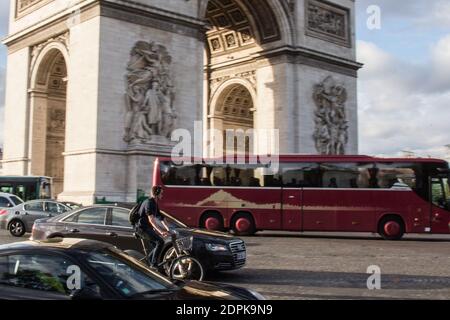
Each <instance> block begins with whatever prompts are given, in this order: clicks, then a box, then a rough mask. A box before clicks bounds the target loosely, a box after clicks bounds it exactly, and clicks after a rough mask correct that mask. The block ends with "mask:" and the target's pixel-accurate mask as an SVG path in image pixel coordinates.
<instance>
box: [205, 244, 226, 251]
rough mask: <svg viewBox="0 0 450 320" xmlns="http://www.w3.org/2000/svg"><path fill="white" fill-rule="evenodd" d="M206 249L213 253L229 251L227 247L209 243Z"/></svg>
mask: <svg viewBox="0 0 450 320" xmlns="http://www.w3.org/2000/svg"><path fill="white" fill-rule="evenodd" d="M206 249H207V250H208V251H213V252H217V251H228V247H227V246H226V245H223V244H216V243H207V244H206Z"/></svg>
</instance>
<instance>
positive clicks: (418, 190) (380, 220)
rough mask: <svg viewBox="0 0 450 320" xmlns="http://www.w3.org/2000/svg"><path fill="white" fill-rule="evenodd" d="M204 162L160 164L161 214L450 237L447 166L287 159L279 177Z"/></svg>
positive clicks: (204, 223) (247, 228)
mask: <svg viewBox="0 0 450 320" xmlns="http://www.w3.org/2000/svg"><path fill="white" fill-rule="evenodd" d="M177 163H178V161H177ZM197 163H198V162H197ZM201 163H202V164H192V163H189V164H187V163H183V164H181V165H180V164H176V163H174V162H172V161H171V159H169V158H160V159H157V160H156V162H155V167H154V176H153V177H154V178H153V184H154V185H161V186H162V187H163V189H164V193H163V199H162V200H161V205H160V206H161V208H162V209H164V210H166V211H168V212H170V213H171V214H172V215H174V216H175V217H177V218H178V219H180V220H182V221H183V222H184V223H186V224H187V225H189V226H192V227H201V228H206V229H209V230H232V231H233V232H234V233H236V234H238V235H252V234H254V233H255V232H256V231H259V230H284V231H319V232H321V231H325V232H340V231H342V232H372V233H379V234H380V235H381V236H382V237H383V238H385V239H389V240H397V239H401V238H402V236H403V235H404V234H405V233H433V234H445V233H450V232H449V231H450V229H449V228H450V225H449V223H450V192H449V189H450V188H449V177H450V171H449V165H448V163H447V162H445V161H443V160H436V159H384V158H373V157H367V156H293V155H287V156H280V158H279V170H278V171H277V173H275V174H274V173H270V174H267V170H266V169H267V166H265V165H263V164H213V165H211V164H210V163H211V161H206V162H205V161H203V162H201ZM208 163H209V164H208Z"/></svg>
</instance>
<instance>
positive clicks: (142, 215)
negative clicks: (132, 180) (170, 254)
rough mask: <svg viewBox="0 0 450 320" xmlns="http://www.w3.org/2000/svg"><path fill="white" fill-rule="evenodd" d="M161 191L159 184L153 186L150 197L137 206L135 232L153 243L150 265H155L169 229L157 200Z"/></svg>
mask: <svg viewBox="0 0 450 320" xmlns="http://www.w3.org/2000/svg"><path fill="white" fill-rule="evenodd" d="M162 191H163V189H162V188H161V187H160V186H154V187H153V188H152V191H151V197H150V198H149V199H147V200H145V201H144V202H142V204H141V206H140V208H139V221H138V224H137V233H138V234H139V236H141V237H142V238H143V239H146V240H149V241H150V242H153V243H154V244H155V246H154V248H153V251H152V253H151V257H150V265H151V266H152V267H156V266H157V263H158V257H159V255H160V254H161V250H162V249H163V247H164V243H165V240H164V238H166V237H167V236H168V234H169V231H170V229H169V227H168V225H167V224H166V222H165V221H164V216H163V215H162V214H161V212H160V211H159V205H158V202H159V200H160V199H161V198H162Z"/></svg>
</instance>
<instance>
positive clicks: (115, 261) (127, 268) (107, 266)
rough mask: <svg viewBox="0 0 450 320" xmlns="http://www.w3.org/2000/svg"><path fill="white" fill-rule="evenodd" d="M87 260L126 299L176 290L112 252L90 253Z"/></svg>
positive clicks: (155, 275)
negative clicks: (141, 294)
mask: <svg viewBox="0 0 450 320" xmlns="http://www.w3.org/2000/svg"><path fill="white" fill-rule="evenodd" d="M86 260H87V263H88V264H89V265H90V266H91V267H92V268H93V269H95V271H96V273H97V274H98V275H99V276H101V277H102V278H103V279H104V280H105V281H106V282H107V283H108V284H109V285H110V286H112V287H113V288H115V289H116V290H117V291H119V292H120V293H121V294H122V295H123V296H125V297H131V296H133V295H135V294H139V293H144V292H148V291H158V290H166V289H174V288H175V287H174V285H173V284H172V283H170V282H169V281H168V280H167V279H165V278H162V277H160V276H158V275H157V274H153V273H150V272H149V271H147V270H144V269H143V268H142V266H140V265H137V264H136V263H133V262H131V261H130V260H127V259H124V258H122V257H120V256H119V255H116V254H113V253H112V252H108V251H102V252H90V253H89V254H88V255H87V256H86Z"/></svg>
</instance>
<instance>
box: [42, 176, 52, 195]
mask: <svg viewBox="0 0 450 320" xmlns="http://www.w3.org/2000/svg"><path fill="white" fill-rule="evenodd" d="M50 186H51V183H50V181H49V180H48V179H42V181H41V190H40V191H41V192H40V198H41V199H50V198H51V194H52V193H51V188H50Z"/></svg>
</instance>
